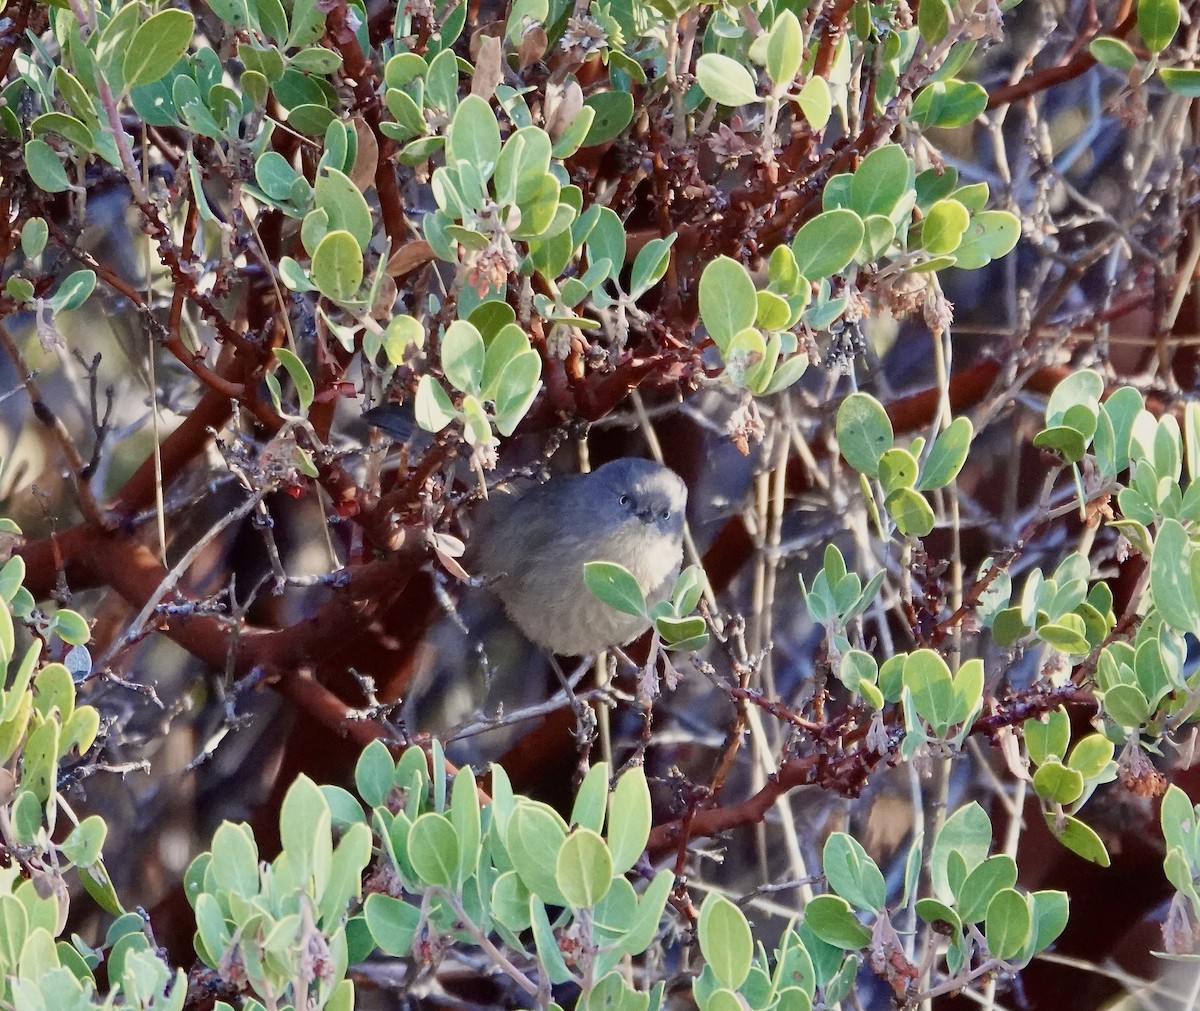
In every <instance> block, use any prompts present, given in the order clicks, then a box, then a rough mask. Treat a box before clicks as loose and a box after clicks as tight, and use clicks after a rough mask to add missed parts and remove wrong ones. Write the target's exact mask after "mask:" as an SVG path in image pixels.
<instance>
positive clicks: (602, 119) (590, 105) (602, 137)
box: [528, 91, 633, 147]
mask: <svg viewBox="0 0 1200 1011" xmlns="http://www.w3.org/2000/svg"><path fill="white" fill-rule="evenodd" d="M583 105H584V108H587V109H591V110H592V112H593V113H594V114H595V117H594V118H593V119H592V125H591V126H590V127H589V128H588V132H587V135H586V136H585V137H584V139H583V145H582V146H583V147H594V146H595V145H597V144H605V143H607V142H608V141H610V140H612V139H613V138H614V137H616V136H618V135H619V134H620V133H621V132H622V131H623V130H624V129H625V127H627V126H628V125H629V124H630V123H631V122H633V96H632V95H631V94H629V92H627V91H598V92H596V93H595V94H594V95H588V97H587V98H585V99H584V100H583ZM528 129H534V128H533V127H529V128H528ZM539 132H541V133H545V131H539ZM549 139H550V138H549V137H547V138H546V140H547V141H549Z"/></svg>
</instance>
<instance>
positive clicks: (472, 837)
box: [450, 765, 483, 886]
mask: <svg viewBox="0 0 1200 1011" xmlns="http://www.w3.org/2000/svg"><path fill="white" fill-rule="evenodd" d="M450 821H451V822H452V823H453V825H454V831H455V832H456V833H457V834H458V847H459V849H458V877H457V878H456V883H457V884H458V885H460V886H461V884H462V883H463V882H464V881H466V880H467V879H468V878H471V877H474V876H476V875H477V874H478V872H479V856H480V839H481V836H482V832H483V828H482V818H481V815H480V812H479V786H478V784H477V783H476V782H475V773H474V772H473V771H472V770H471V767H470V766H469V765H464V766H463V767H462V768H461V769H460V770H459V771H458V774H457V775H456V776H455V777H454V788H453V790H452V791H451V793H450Z"/></svg>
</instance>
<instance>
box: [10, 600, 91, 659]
mask: <svg viewBox="0 0 1200 1011" xmlns="http://www.w3.org/2000/svg"><path fill="white" fill-rule="evenodd" d="M53 622H54V628H53V631H54V632H55V633H56V634H57V635H58V637H59V638H60V639H62V641H63V642H67V643H70V644H71V645H72V646H82V645H83V644H84V643H86V642H87V641H88V640H89V639H91V637H92V629H91V626H90V625H88V623H87V619H86V618H84V616H83V615H82V614H80V613H79V612H78V611H72V610H69V609H68V608H62V609H60V610H58V611H55V612H54V618H53ZM10 655H11V654H10Z"/></svg>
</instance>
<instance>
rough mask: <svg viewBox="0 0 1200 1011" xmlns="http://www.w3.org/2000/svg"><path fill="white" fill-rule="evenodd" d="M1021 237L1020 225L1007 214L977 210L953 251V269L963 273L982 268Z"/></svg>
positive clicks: (1009, 248) (1014, 216)
mask: <svg viewBox="0 0 1200 1011" xmlns="http://www.w3.org/2000/svg"><path fill="white" fill-rule="evenodd" d="M1020 237H1021V222H1020V221H1019V220H1018V218H1017V216H1016V215H1015V214H1011V213H1010V212H1008V211H980V212H979V213H978V214H976V215H975V216H974V217H972V218H971V224H970V227H968V228H967V231H966V233H965V234H964V235H963V239H962V242H961V243H960V244H959V246H958V248H957V249H956V250H955V251H954V256H955V266H957V267H961V268H963V269H964V270H976V269H978V268H980V267H985V266H987V265H988V264H989V263H991V262H992V260H995V259H998V258H999V257H1001V256H1004V255H1005V254H1007V253H1008V252H1010V251H1011V250H1012V248H1013V247H1014V246H1015V245H1016V244H1017V240H1018V239H1019V238H1020Z"/></svg>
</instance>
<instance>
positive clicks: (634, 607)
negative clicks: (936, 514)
mask: <svg viewBox="0 0 1200 1011" xmlns="http://www.w3.org/2000/svg"><path fill="white" fill-rule="evenodd" d="M583 581H584V583H585V585H586V586H587V588H588V590H590V591H591V593H592V595H593V596H595V597H596V598H597V599H599V600H602V601H603V602H604V603H606V604H607V605H608V606H609V607H612V608H615V609H616V610H618V611H620V612H621V613H622V614H632V615H635V616H637V617H648V616H649V615H648V613H647V611H646V595H645V594H644V593H643V592H642V588H641V587H640V586H639V585H638V581H637V579H635V578H634V575H633V573H632V572H630V571H629V570H628V569H627V568H625V567H624V566H622V565H617V564H616V563H615V562H603V561H597V562H585V563H584V566H583Z"/></svg>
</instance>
